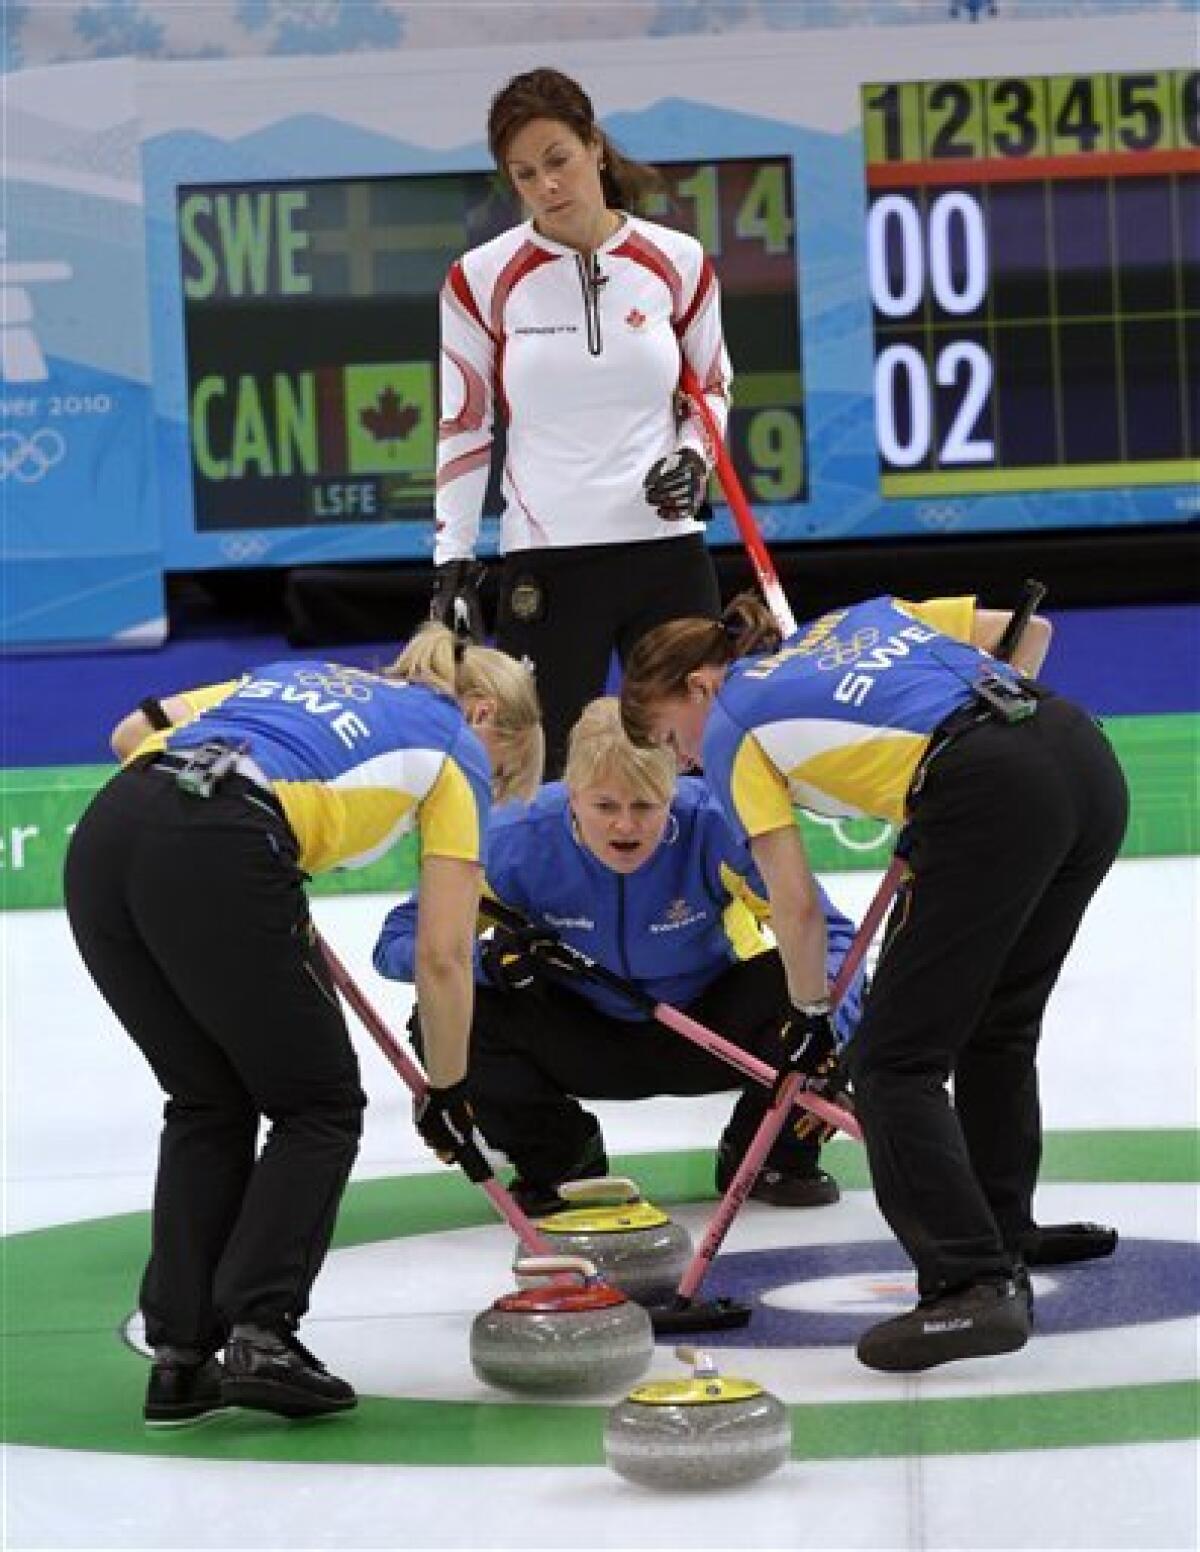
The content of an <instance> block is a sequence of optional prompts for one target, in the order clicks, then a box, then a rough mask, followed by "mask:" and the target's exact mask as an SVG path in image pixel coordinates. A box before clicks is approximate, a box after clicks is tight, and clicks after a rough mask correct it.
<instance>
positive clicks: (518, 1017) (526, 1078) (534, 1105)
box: [470, 951, 818, 1185]
mask: <svg viewBox="0 0 1200 1552" xmlns="http://www.w3.org/2000/svg"><path fill="white" fill-rule="evenodd" d="M788 1005H789V1004H788V993H787V982H786V980H785V978H784V974H783V965H782V963H781V961H780V958H779V955H778V954H777V953H775V952H773V951H772V952H770V953H764V954H757V955H755V957H754V958H753V959H748V960H744V961H742V962H741V963H739V964H737V965H733V966H731V967H730V968H729V969H728V970H726V971H725V972H724V973H723V974H722V975H721V976H719V977H718V979H717V980H715V981H714V982H713V983H712V985H711V986H709V987H707V988H706V990H705V991H704V992H703V993H702V994H701V995H700V996H699V997H697V998H696V999H695V1000H694V1001H693V1002H691V1003H689V1004H688V1005H687V1007H686V1008H685V1009H684V1011H685V1012H686V1013H689V1014H690V1015H691V1016H692V1017H693V1018H695V1019H697V1020H698V1021H699V1022H700V1023H702V1024H707V1025H708V1026H709V1028H711V1029H713V1030H715V1031H716V1032H717V1034H719V1035H724V1037H725V1038H726V1039H727V1040H731V1041H732V1042H733V1043H734V1044H735V1045H739V1046H741V1047H742V1048H743V1049H744V1050H747V1051H750V1052H752V1053H753V1054H754V1055H756V1056H759V1057H761V1058H762V1059H763V1060H764V1061H768V1062H770V1063H771V1064H772V1065H774V1064H775V1062H776V1061H777V1060H778V1050H777V1049H776V1048H775V1045H774V1039H773V1037H774V1036H775V1035H776V1034H777V1032H778V1030H779V1026H780V1022H781V1018H782V1016H783V1014H784V1013H785V1012H786V1010H787V1008H788ZM743 1084H745V1092H744V1093H743V1094H742V1097H741V1098H740V1099H739V1100H738V1102H737V1104H736V1105H735V1107H734V1110H733V1114H732V1115H731V1117H730V1119H729V1122H728V1124H727V1126H726V1128H725V1137H724V1140H725V1141H727V1142H728V1144H729V1146H730V1148H731V1150H733V1152H734V1156H735V1157H736V1158H739V1159H740V1157H741V1155H742V1154H743V1153H744V1152H745V1150H746V1148H747V1146H748V1145H749V1142H750V1139H751V1137H752V1136H753V1135H754V1131H755V1129H756V1127H757V1125H758V1123H759V1121H760V1120H761V1119H762V1116H763V1113H764V1111H765V1110H766V1108H767V1104H768V1101H769V1098H770V1094H769V1091H768V1090H767V1089H765V1088H764V1087H762V1085H760V1084H756V1083H748V1082H746V1081H745V1080H743V1079H742V1077H741V1075H740V1074H738V1073H737V1072H736V1071H735V1070H734V1069H733V1068H732V1067H730V1066H729V1064H728V1063H727V1062H723V1061H721V1060H720V1059H719V1058H717V1057H715V1056H710V1055H709V1054H708V1052H706V1051H703V1050H701V1048H700V1047H699V1046H697V1045H693V1044H692V1043H691V1042H690V1041H688V1040H686V1039H684V1037H683V1036H682V1035H677V1034H675V1033H674V1032H673V1031H672V1030H669V1029H666V1028H665V1027H664V1026H663V1025H661V1024H658V1023H656V1022H654V1021H652V1020H638V1021H636V1022H626V1021H625V1020H623V1019H616V1018H610V1017H608V1016H607V1015H606V1014H604V1013H601V1012H599V1011H598V1010H597V1009H596V1008H594V1007H593V1006H592V1005H591V1003H588V1002H585V1001H584V1000H583V998H582V997H579V996H576V995H575V993H574V992H572V991H570V990H569V989H567V988H566V987H563V986H556V985H551V984H549V983H548V982H545V981H540V980H539V981H537V982H535V983H534V986H533V987H532V988H531V989H530V990H528V991H523V992H499V991H492V990H490V989H488V988H486V987H477V988H476V1003H475V1019H474V1025H473V1028H472V1031H471V1064H470V1085H471V1103H472V1105H473V1106H474V1108H475V1115H476V1119H477V1120H478V1122H479V1126H480V1129H481V1131H482V1132H483V1134H484V1136H485V1137H486V1138H487V1140H488V1142H489V1143H491V1144H492V1146H493V1147H496V1148H499V1149H501V1150H502V1151H503V1152H504V1153H506V1154H507V1155H508V1157H509V1158H510V1159H511V1160H512V1162H513V1165H514V1166H515V1168H516V1170H517V1173H518V1174H519V1175H520V1176H521V1178H522V1179H523V1180H525V1181H526V1182H529V1183H531V1184H536V1185H553V1184H555V1183H557V1182H558V1181H560V1180H564V1179H570V1177H571V1175H572V1174H573V1173H574V1171H575V1166H576V1165H577V1164H578V1163H579V1160H580V1158H581V1157H582V1155H583V1154H584V1152H585V1150H586V1148H587V1145H588V1143H589V1142H590V1141H591V1140H592V1139H594V1138H595V1136H596V1134H597V1132H598V1130H599V1123H598V1122H597V1120H596V1117H595V1116H594V1115H592V1114H591V1113H590V1112H589V1111H586V1110H584V1108H583V1107H582V1106H581V1105H580V1104H579V1103H578V1102H577V1098H576V1096H578V1097H579V1098H584V1099H649V1098H650V1097H652V1096H653V1095H657V1094H684V1095H686V1094H719V1093H724V1092H726V1091H728V1090H731V1089H736V1088H740V1087H742V1086H743ZM817 1153H818V1146H817V1144H816V1143H815V1142H811V1141H803V1142H802V1141H800V1140H799V1139H798V1138H797V1137H796V1136H795V1134H794V1131H793V1128H792V1127H791V1126H790V1125H788V1126H785V1127H784V1129H783V1131H782V1132H781V1133H780V1134H779V1139H778V1141H777V1142H776V1144H775V1147H774V1149H773V1150H772V1152H771V1155H770V1160H769V1162H770V1163H771V1164H772V1165H774V1166H775V1167H777V1168H782V1169H801V1168H806V1167H810V1166H811V1165H812V1164H814V1163H815V1161H816V1158H817Z"/></svg>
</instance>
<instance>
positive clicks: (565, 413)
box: [433, 69, 730, 775]
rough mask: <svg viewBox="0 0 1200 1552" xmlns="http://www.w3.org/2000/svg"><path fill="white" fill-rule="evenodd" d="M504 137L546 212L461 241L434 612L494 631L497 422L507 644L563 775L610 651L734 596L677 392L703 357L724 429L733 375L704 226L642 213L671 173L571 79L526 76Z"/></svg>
mask: <svg viewBox="0 0 1200 1552" xmlns="http://www.w3.org/2000/svg"><path fill="white" fill-rule="evenodd" d="M488 143H489V145H490V147H491V151H492V155H493V156H494V158H495V161H496V165H497V167H498V168H499V169H500V171H501V172H502V173H503V174H504V176H505V177H506V178H507V179H508V181H509V182H510V184H511V185H512V187H513V188H514V189H515V190H516V192H517V194H518V195H519V196H520V198H521V201H522V203H523V205H524V207H525V211H526V214H527V216H528V219H527V220H526V221H525V222H524V223H522V224H521V225H520V226H517V227H514V228H513V229H512V230H510V231H508V232H505V233H503V234H502V235H501V236H499V237H497V238H494V239H493V240H492V241H491V242H487V243H484V244H482V245H481V246H480V247H478V248H473V249H471V251H470V252H468V253H466V254H464V255H463V257H462V258H461V259H459V260H458V261H457V262H456V263H455V264H454V265H452V266H451V269H450V273H449V275H448V277H447V280H446V284H445V288H444V290H443V292H442V313H441V318H442V323H441V327H442V359H441V393H442V420H441V427H440V435H439V443H438V474H437V505H436V517H437V537H436V540H435V546H434V563H435V565H436V567H437V579H436V583H435V592H434V601H433V615H434V618H436V619H440V620H443V621H445V622H446V623H452V622H453V621H455V620H456V619H458V620H464V621H469V622H471V623H472V624H473V625H474V627H475V629H476V631H477V632H478V630H479V629H480V623H481V616H480V611H479V604H478V595H477V591H476V587H475V580H476V579H477V577H478V575H479V568H478V566H477V565H476V564H475V562H474V560H473V556H474V553H475V544H476V539H477V536H478V532H479V520H480V511H481V507H482V504H483V498H484V491H485V488H486V485H487V480H488V467H489V461H490V458H491V448H492V428H493V423H494V420H495V417H496V415H497V414H499V415H500V416H501V417H502V418H503V421H504V423H505V428H506V439H507V440H506V456H505V462H504V478H503V493H504V516H503V525H502V530H501V540H500V549H501V553H502V555H503V557H504V560H503V565H502V568H501V576H500V611H499V620H498V627H497V640H498V642H499V644H500V646H502V647H503V648H504V650H505V651H507V652H509V653H511V654H512V655H513V656H514V657H518V658H522V659H526V660H528V661H529V662H531V663H532V664H533V665H534V668H535V670H536V674H537V682H538V692H539V695H540V697H541V702H542V708H543V715H544V718H545V725H546V741H547V766H548V773H549V774H550V775H557V774H558V772H559V771H560V770H561V767H562V761H563V758H564V756H565V753H566V741H567V735H568V733H569V731H570V729H571V727H572V725H573V724H574V722H575V719H576V718H577V717H578V715H579V713H580V712H581V711H582V709H583V707H584V705H585V704H586V703H587V702H588V701H589V700H591V699H592V698H593V697H594V696H596V695H599V694H600V693H601V692H602V691H603V689H604V685H605V681H606V678H607V673H608V665H609V658H610V655H611V653H612V650H613V648H614V647H615V648H616V650H617V652H618V654H619V655H620V658H621V660H622V661H624V660H625V658H626V657H627V656H628V654H629V651H630V649H631V648H632V646H633V644H634V642H636V641H637V640H638V638H639V637H640V636H642V635H644V634H645V632H646V631H648V630H650V629H651V628H652V627H653V626H655V625H658V624H661V623H662V622H663V621H664V620H670V619H673V618H675V617H677V616H679V615H685V614H690V615H706V616H709V617H715V615H716V613H717V611H718V609H719V607H720V595H719V592H718V588H717V581H716V573H715V570H714V567H713V564H712V560H711V557H710V556H709V553H708V550H707V548H706V546H705V542H704V525H703V521H702V517H703V516H707V509H706V508H704V497H705V490H706V487H707V481H708V469H709V463H710V453H709V449H708V446H707V443H706V439H705V436H704V432H703V430H702V427H701V423H700V421H699V419H698V418H696V417H695V416H694V414H693V413H692V412H691V411H689V410H688V409H687V408H686V407H684V406H681V404H680V400H679V397H678V395H677V392H676V390H677V387H678V383H679V377H680V371H681V368H682V366H683V364H684V363H685V362H686V363H687V364H688V365H689V366H691V368H692V370H693V371H694V372H695V374H696V377H697V379H698V380H699V382H700V383H701V384H702V385H703V390H704V395H705V397H706V399H707V400H708V403H709V405H710V406H711V408H712V410H713V413H714V414H715V416H716V418H717V421H718V423H719V424H720V425H721V426H722V427H724V425H725V422H726V418H727V415H728V402H729V381H730V368H729V359H728V356H727V355H726V351H725V345H724V340H723V337H722V333H721V313H720V301H719V295H718V286H717V281H716V277H715V275H714V273H713V268H712V265H711V264H710V262H709V261H708V259H707V258H706V257H705V255H704V251H703V249H702V248H701V247H700V244H699V243H698V242H697V241H696V240H695V238H693V237H689V236H686V235H684V234H683V233H680V232H677V231H674V230H672V229H671V228H669V227H665V226H658V225H656V224H654V223H652V222H650V221H645V220H643V219H642V218H641V217H639V216H637V215H635V214H632V213H631V209H632V207H634V206H635V205H636V204H637V202H638V200H639V198H640V197H642V196H643V195H644V194H646V193H647V192H648V191H649V190H650V189H651V188H653V187H654V186H656V184H657V182H658V179H657V175H656V174H655V173H654V172H653V171H652V169H650V168H648V167H643V166H641V165H639V164H637V163H634V162H631V161H629V160H628V159H627V158H625V157H624V156H622V155H621V154H620V152H618V151H617V150H616V148H615V147H614V146H613V144H612V142H611V141H610V140H609V139H608V137H607V135H606V134H605V133H604V131H603V130H602V129H601V128H600V127H599V126H598V125H597V123H596V119H595V114H594V112H593V109H592V104H591V102H590V101H589V99H588V97H587V95H586V94H585V93H584V91H583V90H582V88H581V87H580V86H579V85H578V84H577V83H576V82H575V81H573V80H571V78H570V77H569V76H565V75H563V74H562V73H561V72H559V71H557V70H549V69H541V70H531V71H529V72H528V73H527V74H525V75H519V76H517V77H515V78H514V79H513V80H512V81H510V82H509V83H508V85H507V86H505V87H504V89H503V90H502V91H501V92H499V93H498V94H497V96H496V97H495V98H494V99H493V101H492V105H491V111H490V113H489V115H488ZM702 509H703V511H702Z"/></svg>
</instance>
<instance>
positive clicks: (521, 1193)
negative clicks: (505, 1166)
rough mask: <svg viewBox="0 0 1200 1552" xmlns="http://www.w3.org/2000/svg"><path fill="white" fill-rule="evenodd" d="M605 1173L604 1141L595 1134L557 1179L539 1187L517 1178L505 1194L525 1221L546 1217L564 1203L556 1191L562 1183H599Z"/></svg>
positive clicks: (532, 1181) (606, 1171) (519, 1176)
mask: <svg viewBox="0 0 1200 1552" xmlns="http://www.w3.org/2000/svg"><path fill="white" fill-rule="evenodd" d="M607 1174H608V1154H607V1153H606V1152H605V1151H604V1138H603V1136H602V1135H601V1133H600V1132H599V1131H595V1132H593V1133H592V1135H591V1136H590V1137H589V1138H588V1140H587V1142H586V1143H585V1144H584V1147H583V1152H582V1153H581V1154H580V1156H579V1158H578V1159H577V1160H576V1162H575V1164H574V1165H573V1166H572V1168H571V1169H570V1170H569V1171H568V1173H567V1174H565V1175H562V1176H560V1178H559V1179H558V1180H554V1181H550V1182H548V1183H546V1184H542V1183H541V1182H539V1181H536V1180H526V1179H525V1177H524V1176H523V1175H518V1176H516V1178H515V1179H514V1180H513V1181H512V1182H511V1184H510V1185H509V1188H508V1190H509V1195H510V1196H511V1197H512V1199H513V1201H514V1202H516V1204H517V1206H518V1207H519V1208H520V1209H521V1211H522V1212H523V1213H524V1214H525V1216H526V1217H527V1218H548V1217H549V1216H550V1214H551V1213H556V1212H562V1211H563V1209H564V1208H565V1207H566V1205H567V1204H566V1202H565V1201H564V1200H563V1198H562V1197H561V1196H559V1194H558V1188H559V1186H560V1185H561V1184H562V1183H563V1181H566V1180H599V1179H601V1178H602V1177H603V1176H605V1175H607Z"/></svg>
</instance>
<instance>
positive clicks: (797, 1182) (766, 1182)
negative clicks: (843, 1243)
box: [716, 1143, 842, 1207]
mask: <svg viewBox="0 0 1200 1552" xmlns="http://www.w3.org/2000/svg"><path fill="white" fill-rule="evenodd" d="M741 1162H742V1154H741V1151H740V1150H738V1151H735V1150H734V1149H732V1148H730V1147H729V1146H728V1145H727V1144H725V1143H722V1144H721V1146H720V1147H718V1149H717V1169H716V1186H717V1190H718V1191H719V1192H720V1193H721V1195H722V1196H724V1195H725V1192H726V1191H728V1190H729V1186H730V1183H731V1181H732V1180H733V1177H734V1176H735V1175H736V1174H737V1172H738V1166H739V1165H740V1164H741ZM841 1194H842V1193H841V1189H840V1188H839V1186H838V1183H837V1181H836V1180H835V1179H834V1178H833V1176H832V1175H827V1174H826V1173H825V1171H824V1170H823V1169H821V1168H819V1167H818V1165H817V1164H816V1163H815V1162H813V1163H802V1164H798V1165H796V1166H795V1167H793V1168H792V1169H779V1168H778V1167H777V1166H776V1165H774V1164H765V1165H764V1166H763V1168H762V1169H761V1170H760V1171H759V1174H758V1179H757V1180H756V1181H755V1182H754V1184H753V1185H752V1186H751V1187H750V1200H751V1201H752V1202H766V1203H767V1204H768V1206H771V1207H828V1206H830V1205H831V1204H832V1203H833V1202H836V1201H837V1200H838V1199H839V1198H840V1197H841Z"/></svg>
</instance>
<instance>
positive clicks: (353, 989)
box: [317, 933, 554, 1256]
mask: <svg viewBox="0 0 1200 1552" xmlns="http://www.w3.org/2000/svg"><path fill="white" fill-rule="evenodd" d="M317 942H318V943H319V944H320V946H321V949H322V951H323V952H324V955H325V959H326V961H327V962H328V965H329V971H330V974H331V975H332V976H333V984H334V985H335V986H336V987H337V989H338V991H339V992H341V994H342V996H343V997H344V998H345V999H346V1001H347V1002H348V1003H349V1004H350V1006H351V1007H352V1008H353V1009H354V1011H355V1013H357V1014H358V1017H359V1019H360V1020H361V1022H362V1025H363V1027H364V1028H365V1029H366V1031H367V1033H368V1034H369V1035H370V1036H371V1038H372V1039H373V1040H374V1041H375V1044H376V1045H377V1046H378V1047H379V1049H380V1050H381V1051H382V1052H383V1054H384V1056H385V1057H387V1059H388V1061H389V1062H390V1063H391V1064H392V1066H393V1067H394V1068H395V1069H396V1071H397V1072H398V1073H399V1074H400V1077H401V1078H402V1079H403V1081H404V1083H405V1084H406V1085H407V1086H408V1088H409V1089H410V1090H411V1091H412V1095H413V1098H414V1099H420V1098H422V1097H423V1095H424V1094H425V1091H426V1090H427V1089H428V1087H429V1084H428V1082H427V1081H426V1078H425V1074H424V1073H423V1072H422V1071H421V1069H420V1068H419V1067H418V1066H417V1064H416V1062H414V1061H413V1059H412V1057H411V1056H409V1054H408V1052H407V1051H406V1050H405V1049H404V1047H403V1046H402V1045H401V1044H400V1042H399V1040H397V1039H396V1037H395V1035H393V1034H392V1032H391V1030H390V1029H389V1028H388V1026H387V1024H386V1023H385V1022H384V1020H383V1016H382V1015H381V1014H380V1013H378V1012H377V1011H376V1009H375V1007H374V1005H373V1004H372V1003H371V1002H370V1001H369V1000H368V998H367V997H366V995H365V993H364V992H363V991H362V990H361V989H360V988H359V986H358V983H357V982H356V981H355V979H354V977H353V976H352V975H351V974H350V972H349V970H347V969H346V967H345V965H344V964H343V963H342V961H341V960H340V959H339V958H338V956H337V955H336V954H335V953H334V951H333V950H332V949H331V948H330V946H329V944H328V943H327V942H326V941H325V939H324V938H323V937H322V936H321V935H320V933H318V934H317ZM478 1185H479V1187H480V1189H481V1190H482V1191H483V1192H484V1193H485V1194H486V1195H487V1198H488V1200H489V1201H490V1202H491V1204H492V1206H493V1207H494V1208H495V1209H496V1211H497V1212H498V1213H499V1214H500V1216H501V1217H502V1218H503V1219H504V1220H505V1221H506V1222H507V1223H508V1225H509V1227H510V1228H511V1229H512V1231H513V1233H514V1234H515V1235H516V1236H517V1238H518V1239H519V1240H520V1242H521V1246H522V1248H523V1249H524V1250H525V1251H526V1253H527V1254H528V1255H531V1256H549V1255H553V1254H554V1252H553V1250H552V1249H551V1247H550V1246H549V1245H548V1244H547V1243H546V1241H545V1240H544V1239H543V1238H542V1236H541V1235H540V1234H539V1233H538V1231H537V1230H536V1229H535V1228H534V1226H533V1224H532V1223H530V1221H529V1219H528V1218H527V1217H526V1216H525V1214H524V1213H523V1212H522V1211H521V1209H520V1208H519V1207H518V1206H517V1204H516V1202H514V1201H513V1199H512V1197H511V1196H510V1195H509V1193H508V1192H507V1191H506V1190H505V1189H504V1187H503V1186H502V1185H501V1184H500V1182H499V1181H498V1180H497V1179H496V1178H495V1176H492V1177H491V1179H489V1180H481V1181H479V1182H478Z"/></svg>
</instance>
